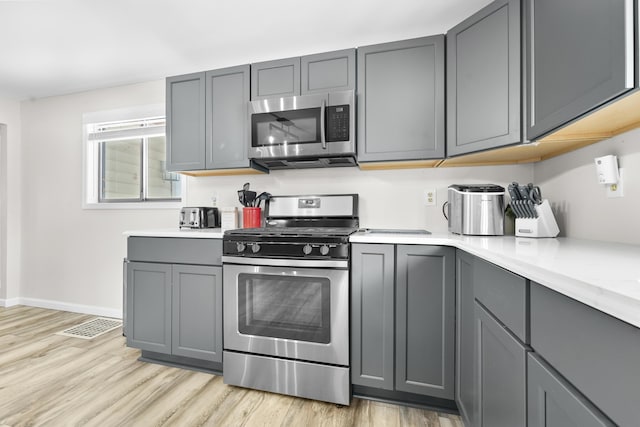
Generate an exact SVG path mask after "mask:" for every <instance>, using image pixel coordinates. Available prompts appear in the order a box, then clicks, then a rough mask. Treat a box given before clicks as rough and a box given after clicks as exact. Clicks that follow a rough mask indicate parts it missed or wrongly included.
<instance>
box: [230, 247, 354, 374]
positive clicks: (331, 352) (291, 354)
mask: <svg viewBox="0 0 640 427" xmlns="http://www.w3.org/2000/svg"><path fill="white" fill-rule="evenodd" d="M252 261H256V259H255V258H253V259H252ZM287 262H290V264H289V266H288V267H284V268H283V267H266V266H256V265H251V266H245V265H236V264H226V263H224V260H223V274H222V277H223V279H222V280H223V303H224V347H225V349H226V350H234V351H242V352H251V353H257V354H263V355H268V356H275V357H285V358H295V359H300V360H306V361H310V362H320V363H328V364H333V365H342V366H348V365H349V271H348V270H334V269H314V268H298V267H293V261H291V260H287ZM241 273H246V274H261V275H273V276H280V277H286V276H296V277H318V278H322V279H329V282H330V283H331V285H330V286H331V288H330V291H331V300H330V313H331V320H330V322H331V323H330V329H331V337H330V340H329V343H328V344H320V343H314V342H307V341H298V340H289V339H283V338H274V337H262V336H256V335H243V334H241V333H240V332H239V328H238V318H239V316H238V283H239V279H238V276H239V275H240V274H241ZM224 363H225V376H226V373H227V365H226V363H227V360H226V359H225V361H224Z"/></svg>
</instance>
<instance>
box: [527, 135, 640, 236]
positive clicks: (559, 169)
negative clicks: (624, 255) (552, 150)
mask: <svg viewBox="0 0 640 427" xmlns="http://www.w3.org/2000/svg"><path fill="white" fill-rule="evenodd" d="M608 154H615V155H617V156H618V163H619V166H620V167H621V168H623V169H624V197H623V198H619V199H609V198H607V196H606V195H605V187H604V185H601V184H598V182H597V179H596V169H595V164H594V158H596V157H600V156H604V155H608ZM534 176H535V180H536V183H537V184H539V185H540V187H541V188H542V192H543V196H544V197H545V198H548V199H549V200H550V201H552V206H553V208H554V211H555V212H556V217H557V219H558V222H559V224H558V225H559V226H560V230H561V235H563V236H568V237H577V238H584V239H595V240H607V241H614V242H625V243H633V244H636V245H637V244H640V226H639V225H638V217H639V215H640V129H635V130H632V131H630V132H627V133H625V134H622V135H619V136H617V137H614V138H611V139H608V140H606V141H602V142H599V143H596V144H593V145H590V146H588V147H585V148H582V149H580V150H577V151H574V152H572V153H568V154H565V155H562V156H558V157H554V158H552V159H549V160H546V161H543V162H540V163H537V164H536V165H535V166H534Z"/></svg>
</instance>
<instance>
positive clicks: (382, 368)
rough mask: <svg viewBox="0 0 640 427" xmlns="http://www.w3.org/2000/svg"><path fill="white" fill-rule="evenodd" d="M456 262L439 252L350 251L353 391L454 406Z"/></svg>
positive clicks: (361, 247)
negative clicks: (449, 401)
mask: <svg viewBox="0 0 640 427" xmlns="http://www.w3.org/2000/svg"><path fill="white" fill-rule="evenodd" d="M454 255H455V252H454V250H453V249H452V248H446V247H435V246H414V245H398V246H394V245H371V244H354V245H353V246H352V262H353V264H352V308H351V313H352V337H351V343H352V347H351V360H352V383H353V384H355V385H361V386H366V387H372V388H377V389H384V390H389V391H398V392H408V393H413V394H418V395H424V396H430V397H436V398H443V399H453V390H454V383H453V381H454V370H453V354H454V333H455V331H454V328H455V317H454V309H455V301H454V292H455V287H454V286H455V284H454V279H453V274H454ZM394 355H395V357H394ZM387 396H389V395H387Z"/></svg>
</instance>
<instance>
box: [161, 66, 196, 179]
mask: <svg viewBox="0 0 640 427" xmlns="http://www.w3.org/2000/svg"><path fill="white" fill-rule="evenodd" d="M166 107H167V109H166V144H167V148H166V157H167V163H166V168H167V170H168V171H190V170H199V169H204V168H205V73H194V74H187V75H183V76H175V77H168V78H167V80H166Z"/></svg>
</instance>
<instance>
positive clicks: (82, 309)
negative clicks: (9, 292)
mask: <svg viewBox="0 0 640 427" xmlns="http://www.w3.org/2000/svg"><path fill="white" fill-rule="evenodd" d="M14 305H26V306H29V307H40V308H50V309H53V310H60V311H71V312H73V313H83V314H92V315H94V316H103V317H112V318H115V319H122V310H118V309H115V308H108V307H98V306H95V305H82V304H71V303H68V302H62V301H52V300H45V299H39V298H11V299H7V300H1V299H0V306H2V307H11V306H14Z"/></svg>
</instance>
